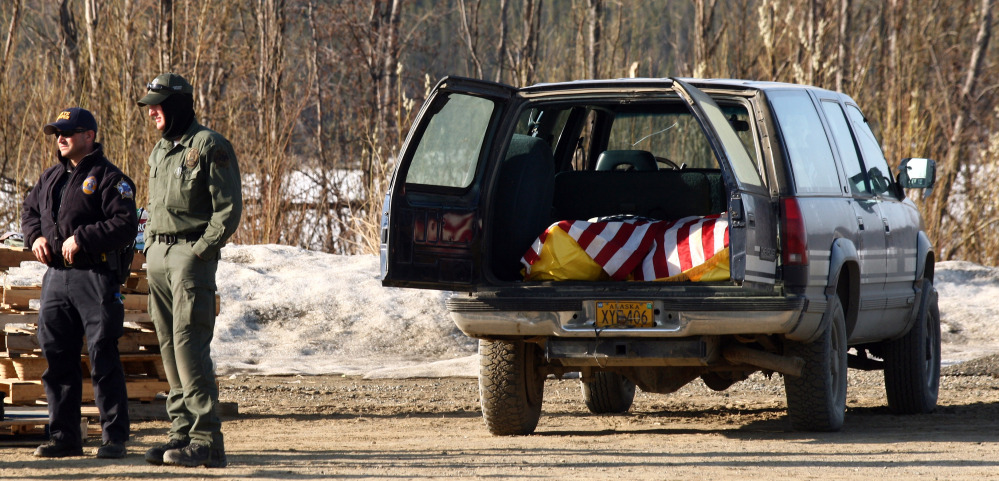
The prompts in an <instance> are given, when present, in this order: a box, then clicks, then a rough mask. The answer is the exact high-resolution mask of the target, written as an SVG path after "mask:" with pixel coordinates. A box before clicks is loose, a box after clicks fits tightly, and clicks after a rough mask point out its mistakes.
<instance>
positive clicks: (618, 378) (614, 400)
mask: <svg viewBox="0 0 999 481" xmlns="http://www.w3.org/2000/svg"><path fill="white" fill-rule="evenodd" d="M580 385H581V386H582V390H583V401H584V402H585V403H586V408H587V409H589V410H590V412H591V413H593V414H609V413H623V412H627V411H628V409H631V404H632V403H633V402H634V401H635V383H633V382H631V381H630V380H629V379H628V378H626V377H624V376H622V375H620V374H618V373H616V372H605V371H598V372H595V373H593V380H592V381H589V382H587V381H580Z"/></svg>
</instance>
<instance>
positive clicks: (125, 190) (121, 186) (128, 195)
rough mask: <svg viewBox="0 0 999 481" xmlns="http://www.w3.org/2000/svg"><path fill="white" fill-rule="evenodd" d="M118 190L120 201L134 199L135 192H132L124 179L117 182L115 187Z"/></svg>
mask: <svg viewBox="0 0 999 481" xmlns="http://www.w3.org/2000/svg"><path fill="white" fill-rule="evenodd" d="M115 187H116V188H117V189H118V193H119V194H121V198H122V199H134V198H135V191H134V190H132V186H131V185H130V184H129V183H128V182H125V179H121V180H119V181H118V185H117V186H115Z"/></svg>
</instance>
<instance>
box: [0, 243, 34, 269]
mask: <svg viewBox="0 0 999 481" xmlns="http://www.w3.org/2000/svg"><path fill="white" fill-rule="evenodd" d="M34 260H35V254H33V253H32V252H31V251H30V250H28V249H25V248H22V247H10V246H6V245H0V271H6V270H7V269H9V268H11V267H21V263H22V262H25V261H34Z"/></svg>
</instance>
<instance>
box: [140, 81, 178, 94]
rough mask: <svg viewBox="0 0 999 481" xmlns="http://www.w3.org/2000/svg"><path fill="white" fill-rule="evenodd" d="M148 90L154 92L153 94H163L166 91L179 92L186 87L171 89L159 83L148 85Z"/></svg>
mask: <svg viewBox="0 0 999 481" xmlns="http://www.w3.org/2000/svg"><path fill="white" fill-rule="evenodd" d="M146 88H147V89H149V90H152V91H153V92H162V91H164V90H176V91H178V92H179V91H181V90H183V89H184V87H183V86H181V85H174V86H173V87H171V86H169V85H162V84H157V83H148V84H146Z"/></svg>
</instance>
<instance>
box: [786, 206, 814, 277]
mask: <svg viewBox="0 0 999 481" xmlns="http://www.w3.org/2000/svg"><path fill="white" fill-rule="evenodd" d="M780 218H781V258H782V259H783V261H784V265H786V266H803V265H807V264H808V238H807V236H806V235H805V220H804V219H803V218H802V216H801V208H800V207H798V200H797V199H795V198H793V197H791V198H784V199H781V216H780Z"/></svg>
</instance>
